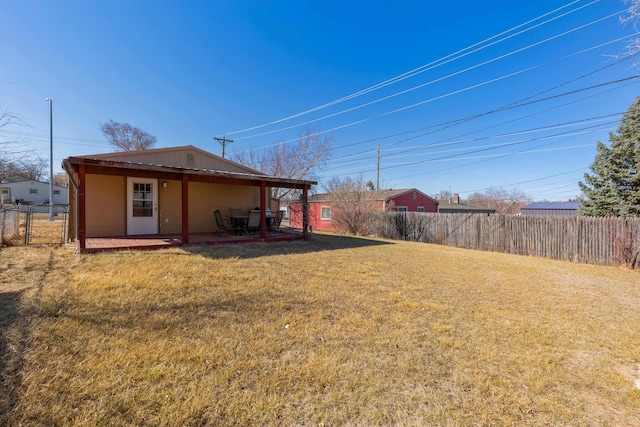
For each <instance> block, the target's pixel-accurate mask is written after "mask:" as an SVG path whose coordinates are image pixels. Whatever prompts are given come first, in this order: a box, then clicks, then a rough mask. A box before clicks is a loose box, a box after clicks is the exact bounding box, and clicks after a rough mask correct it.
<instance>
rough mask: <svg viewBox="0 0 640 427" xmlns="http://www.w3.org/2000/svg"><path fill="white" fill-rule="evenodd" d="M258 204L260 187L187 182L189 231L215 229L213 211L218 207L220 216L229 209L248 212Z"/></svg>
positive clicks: (201, 231) (203, 231) (209, 230)
mask: <svg viewBox="0 0 640 427" xmlns="http://www.w3.org/2000/svg"><path fill="white" fill-rule="evenodd" d="M259 205H260V188H259V187H245V186H242V185H223V184H208V183H202V182H190V183H189V232H190V233H205V232H212V231H215V230H216V224H215V219H214V217H213V211H214V210H215V209H219V210H220V212H221V213H222V216H223V217H225V216H227V215H229V209H231V208H236V209H242V210H243V211H245V212H247V214H248V212H249V210H250V209H252V208H255V207H257V206H259Z"/></svg>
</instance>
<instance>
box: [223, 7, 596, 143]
mask: <svg viewBox="0 0 640 427" xmlns="http://www.w3.org/2000/svg"><path fill="white" fill-rule="evenodd" d="M598 1H599V0H596V1H593V2H591V3H589V4H587V5H584V6H582V7H580V8H577V9H575V10H573V11H571V12H570V13H573V12H575V11H577V10H580V9H582V8H585V7H588V6H591V5H593V4H595V3H597V2H598ZM578 2H579V1H578V0H576V1H572V2H569V3H567V4H566V5H564V6H561V7H559V8H557V9H554V10H552V11H550V12H547V13H545V14H542V15H540V16H538V17H536V18H534V19H531V20H529V21H526V22H524V23H522V24H519V25H517V26H515V27H512V28H511V29H509V30H506V31H503V32H501V33H499V34H496V35H494V36H491V37H489V38H487V39H484V40H482V41H480V42H477V43H475V44H472V45H470V46H468V47H466V48H464V49H461V50H458V51H457V52H454V53H451V54H449V55H446V56H444V57H442V58H439V59H437V60H435V61H432V62H429V63H427V64H424V65H422V66H420V67H418V68H415V69H413V70H411V71H408V72H405V73H403V74H400V75H398V76H395V77H393V78H391V79H388V80H385V81H383V82H381V83H378V84H375V85H373V86H370V87H368V88H366V89H363V90H360V91H357V92H354V93H352V94H350V95H347V96H344V97H342V98H339V99H337V100H334V101H331V102H328V103H325V104H322V105H320V106H317V107H314V108H311V109H309V110H306V111H303V112H301V113H297V114H294V115H291V116H288V117H284V118H282V119H278V120H274V121H272V122H269V123H265V124H262V125H258V126H253V127H250V128H246V129H241V130H237V131H233V132H228V133H229V135H235V134H238V133H244V132H248V131H251V130H255V129H260V128H263V127H266V126H270V125H273V124H277V123H281V122H284V121H287V120H290V119H293V118H297V117H300V116H303V115H306V114H309V113H312V112H315V111H318V110H321V109H324V108H327V107H330V106H333V105H336V104H339V103H342V102H345V101H348V100H350V99H353V98H356V97H359V96H361V95H364V94H367V93H369V92H372V91H375V90H378V89H380V88H383V87H386V86H388V85H391V84H394V83H397V82H399V81H402V80H405V79H406V78H410V77H413V76H415V75H417V74H420V73H422V72H425V71H428V70H430V69H432V68H435V66H440V65H444V64H446V63H448V62H450V61H446V62H443V61H444V60H446V59H449V58H451V57H454V56H456V55H458V54H461V53H463V52H465V51H467V50H470V49H473V48H476V47H478V46H481V45H483V44H484V43H487V42H489V41H491V40H493V39H495V38H498V37H501V36H502V35H505V34H508V33H510V32H512V31H514V30H516V29H518V28H521V27H523V26H525V25H528V24H530V23H533V22H535V21H538V20H540V19H542V18H544V17H546V16H549V15H551V14H553V13H555V12H557V11H560V10H562V9H565V8H567V7H569V6H571V5H573V4H575V3H578ZM566 14H568V13H565V14H563V15H561V16H560V17H562V16H565V15H566ZM554 19H557V18H554ZM548 22H550V21H547V22H545V23H548ZM543 24H544V23H543ZM539 25H542V24H539ZM539 25H537V26H539ZM537 26H535V27H532V28H530V29H528V30H526V31H530V30H531V29H533V28H536V27H537ZM522 32H524V31H522ZM522 32H520V33H517V34H516V35H519V34H521V33H522ZM513 36H515V35H512V36H510V37H508V38H511V37H513ZM508 38H505V39H502V40H499V41H498V42H494V43H492V44H490V45H487V46H485V47H483V48H482V49H484V48H486V47H490V46H492V45H494V44H496V43H499V42H502V41H504V40H507V39H508ZM477 50H480V49H477ZM477 50H474V51H472V52H471V53H475V52H476V51H477ZM463 56H466V55H463ZM460 57H462V56H460ZM460 57H458V58H455V59H459V58H460ZM441 62H442V64H440V63H441ZM436 64H438V65H436ZM431 66H434V67H432V68H428V67H431Z"/></svg>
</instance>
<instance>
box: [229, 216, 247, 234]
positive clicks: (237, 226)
mask: <svg viewBox="0 0 640 427" xmlns="http://www.w3.org/2000/svg"><path fill="white" fill-rule="evenodd" d="M229 219H230V220H231V229H232V230H233V233H234V234H235V235H237V236H238V235H240V234H242V232H243V231H244V232H247V222H248V221H249V216H248V215H231V216H229Z"/></svg>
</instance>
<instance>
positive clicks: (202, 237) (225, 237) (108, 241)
mask: <svg viewBox="0 0 640 427" xmlns="http://www.w3.org/2000/svg"><path fill="white" fill-rule="evenodd" d="M293 240H304V236H303V234H302V230H296V229H293V228H283V229H281V232H278V233H272V234H268V235H267V236H265V237H260V236H258V235H240V236H235V235H232V234H222V235H221V234H217V233H193V234H189V242H188V243H183V241H182V236H181V235H180V234H166V235H160V234H154V235H138V236H117V237H89V238H87V239H86V245H85V246H86V247H85V248H84V251H83V253H95V252H106V251H124V250H147V249H163V248H170V247H175V246H184V245H186V244H191V245H228V244H241V243H255V242H267V243H269V242H282V241H293Z"/></svg>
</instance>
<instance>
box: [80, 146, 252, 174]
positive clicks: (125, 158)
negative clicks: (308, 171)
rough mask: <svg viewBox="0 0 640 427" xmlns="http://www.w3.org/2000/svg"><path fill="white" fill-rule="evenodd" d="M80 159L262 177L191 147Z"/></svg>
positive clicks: (91, 156) (241, 166) (127, 152)
mask: <svg viewBox="0 0 640 427" xmlns="http://www.w3.org/2000/svg"><path fill="white" fill-rule="evenodd" d="M80 157H85V158H91V159H98V160H112V161H117V162H129V163H139V164H147V165H158V166H171V167H178V168H187V169H196V170H198V169H200V170H215V171H225V172H239V173H251V174H259V175H262V173H261V172H258V171H256V170H254V169H251V168H248V167H246V166H243V165H241V164H239V163H236V162H232V161H231V160H227V159H224V158H222V157H220V156H216V155H215V154H212V153H208V152H206V151H204V150H201V149H199V148H197V147H194V146H193V145H186V146H182V147H171V148H158V149H152V150H140V151H119V152H115V153H104V154H93V155H87V156H80Z"/></svg>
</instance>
